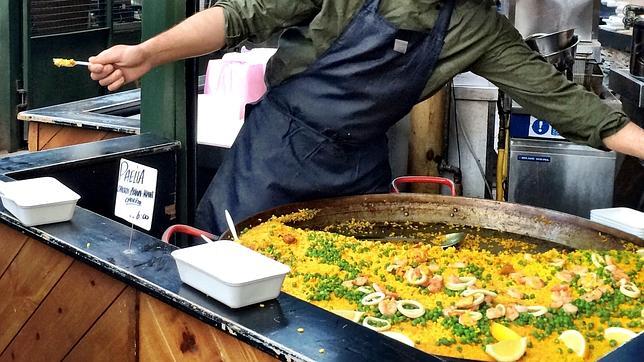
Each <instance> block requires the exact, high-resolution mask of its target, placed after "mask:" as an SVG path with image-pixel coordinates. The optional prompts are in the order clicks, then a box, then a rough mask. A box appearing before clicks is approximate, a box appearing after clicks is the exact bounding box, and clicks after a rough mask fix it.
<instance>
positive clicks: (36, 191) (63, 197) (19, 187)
mask: <svg viewBox="0 0 644 362" xmlns="http://www.w3.org/2000/svg"><path fill="white" fill-rule="evenodd" d="M0 199H2V205H3V206H4V208H5V209H6V210H7V211H9V212H10V213H11V214H12V215H13V216H14V217H15V218H16V219H18V220H19V221H20V222H21V223H22V224H23V225H25V226H36V225H44V224H53V223H58V222H65V221H69V220H71V219H72V217H73V216H74V210H76V202H77V201H78V200H79V199H80V196H79V195H78V194H77V193H75V192H74V191H72V190H71V189H69V188H68V187H67V186H65V185H63V184H62V183H61V182H60V181H58V180H56V179H55V178H53V177H39V178H33V179H28V180H20V181H13V182H0Z"/></svg>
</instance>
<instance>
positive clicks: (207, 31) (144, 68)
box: [89, 6, 226, 91]
mask: <svg viewBox="0 0 644 362" xmlns="http://www.w3.org/2000/svg"><path fill="white" fill-rule="evenodd" d="M224 24H225V19H224V10H223V9H222V8H220V7H217V6H215V7H212V8H209V9H206V10H204V11H200V12H198V13H196V14H194V15H192V16H191V17H189V18H188V19H186V20H184V21H182V22H181V23H180V24H178V25H177V26H175V27H173V28H172V29H170V30H168V31H166V32H163V33H161V34H159V35H157V36H155V37H153V38H151V39H148V40H146V41H145V42H143V43H141V44H139V45H134V46H127V45H117V46H114V47H112V48H110V49H107V50H105V51H103V52H101V53H100V54H99V55H97V56H95V57H90V58H89V62H90V65H89V71H90V72H91V77H92V79H94V80H97V81H99V83H100V84H101V85H102V86H107V89H109V90H111V91H113V90H117V89H118V88H120V87H121V86H122V85H123V84H126V83H129V82H132V81H135V80H137V79H139V78H141V77H142V76H143V75H144V74H145V73H147V72H148V71H149V70H150V69H152V68H154V67H156V66H157V65H161V64H166V63H170V62H174V61H177V60H180V59H185V58H190V57H194V56H198V55H203V54H208V53H210V52H213V51H215V50H219V49H221V47H223V46H224V44H225V40H226V39H225V33H226V29H225V25H224Z"/></svg>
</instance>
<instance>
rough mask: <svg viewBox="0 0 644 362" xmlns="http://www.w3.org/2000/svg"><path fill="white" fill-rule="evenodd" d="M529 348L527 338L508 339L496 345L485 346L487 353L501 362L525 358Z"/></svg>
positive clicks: (511, 361)
mask: <svg viewBox="0 0 644 362" xmlns="http://www.w3.org/2000/svg"><path fill="white" fill-rule="evenodd" d="M527 346H528V339H527V338H526V337H522V338H520V339H508V340H505V341H501V342H497V343H494V344H488V345H487V346H485V353H487V354H489V355H490V356H492V358H494V359H495V360H497V361H499V362H513V361H517V360H518V359H519V358H521V357H523V355H524V354H525V350H526V347H527Z"/></svg>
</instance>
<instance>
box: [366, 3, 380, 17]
mask: <svg viewBox="0 0 644 362" xmlns="http://www.w3.org/2000/svg"><path fill="white" fill-rule="evenodd" d="M364 8H365V10H367V11H369V12H372V13H374V14H377V13H378V8H380V0H367V3H366V4H365V6H364Z"/></svg>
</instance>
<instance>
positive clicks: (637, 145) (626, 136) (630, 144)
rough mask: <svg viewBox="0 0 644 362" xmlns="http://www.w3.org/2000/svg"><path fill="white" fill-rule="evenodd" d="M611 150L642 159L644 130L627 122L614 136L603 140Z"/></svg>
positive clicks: (643, 155) (643, 153) (643, 154)
mask: <svg viewBox="0 0 644 362" xmlns="http://www.w3.org/2000/svg"><path fill="white" fill-rule="evenodd" d="M604 145H606V147H608V148H610V149H611V150H614V151H617V152H620V153H624V154H627V155H631V156H635V157H637V158H639V159H644V130H643V129H641V128H640V127H638V126H637V125H636V124H635V123H633V122H629V123H628V124H626V126H624V128H622V129H620V130H619V131H617V133H615V134H614V135H611V136H608V137H606V138H604Z"/></svg>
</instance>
